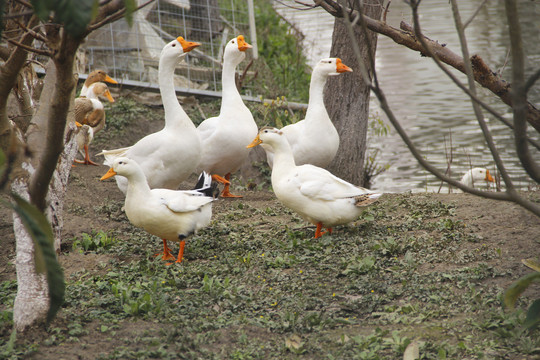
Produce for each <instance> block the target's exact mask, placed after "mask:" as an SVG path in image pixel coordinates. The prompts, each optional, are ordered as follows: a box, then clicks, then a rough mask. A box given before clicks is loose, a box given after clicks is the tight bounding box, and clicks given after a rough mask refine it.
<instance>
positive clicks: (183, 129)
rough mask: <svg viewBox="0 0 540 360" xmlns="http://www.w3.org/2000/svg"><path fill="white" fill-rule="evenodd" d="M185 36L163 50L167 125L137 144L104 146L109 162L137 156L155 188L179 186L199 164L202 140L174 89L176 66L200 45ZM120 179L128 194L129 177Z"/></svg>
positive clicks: (162, 83)
mask: <svg viewBox="0 0 540 360" xmlns="http://www.w3.org/2000/svg"><path fill="white" fill-rule="evenodd" d="M199 45H200V44H199V43H196V42H188V41H186V40H184V39H183V38H182V37H178V38H177V39H175V40H173V41H171V42H170V43H168V44H167V45H165V47H164V48H163V50H162V51H161V56H160V59H159V72H158V78H159V90H160V93H161V99H162V101H163V108H164V110H165V127H164V128H163V129H162V130H160V131H158V132H155V133H153V134H150V135H147V136H145V137H144V138H142V139H141V140H139V141H138V142H137V143H135V144H134V145H132V146H130V147H127V148H121V149H116V150H103V151H102V152H101V155H104V156H105V165H110V164H112V163H113V161H114V159H115V158H117V157H128V158H130V159H133V160H135V161H136V162H137V163H138V164H139V165H140V167H141V168H142V169H143V172H144V174H145V176H146V178H147V179H148V185H149V186H150V187H151V188H166V189H177V188H178V186H179V185H180V183H181V182H182V181H184V180H185V179H186V178H187V177H188V176H189V175H191V174H192V173H193V172H194V171H195V169H196V167H197V165H198V164H199V160H200V156H201V155H200V154H201V141H200V138H199V135H198V133H197V128H196V127H195V125H194V124H193V122H192V121H191V119H190V118H189V116H188V115H187V114H186V112H185V111H184V109H182V106H181V105H180V104H179V103H178V98H177V97H176V92H175V90H174V69H175V66H176V64H177V63H178V61H179V60H181V59H183V58H184V56H185V55H186V53H187V52H189V51H191V50H192V49H194V48H195V47H197V46H199ZM116 183H117V184H118V187H119V188H120V190H122V192H123V193H124V194H125V193H126V189H127V180H126V178H124V177H123V176H117V177H116Z"/></svg>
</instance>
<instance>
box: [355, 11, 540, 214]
mask: <svg viewBox="0 0 540 360" xmlns="http://www.w3.org/2000/svg"><path fill="white" fill-rule="evenodd" d="M414 4H418V3H417V2H414V3H413V2H412V1H411V7H412V8H413V10H414V9H415V6H414ZM413 13H414V11H413ZM344 18H345V21H346V22H348V23H349V25H351V23H350V21H349V18H348V16H344ZM361 28H362V29H363V31H364V32H366V33H367V30H368V28H367V26H362V27H361ZM418 30H419V27H418ZM351 41H354V38H351ZM353 49H355V56H356V57H357V59H358V62H362V56H361V54H360V52H359V51H356V49H357V48H354V47H353ZM373 71H374V73H376V70H375V69H373ZM374 76H375V75H374ZM374 84H375V85H371V90H372V91H373V92H374V93H375V96H376V97H377V99H378V100H379V103H380V106H381V109H382V110H383V111H384V112H385V114H386V115H387V117H388V119H389V120H390V122H391V123H392V125H393V126H394V128H395V129H396V131H397V132H398V134H399V136H400V137H401V139H402V140H403V142H404V143H405V144H406V145H407V147H408V148H409V151H410V152H411V154H412V155H413V156H414V157H415V158H416V160H417V161H418V162H419V163H420V165H421V166H422V167H424V169H426V170H427V171H429V172H430V173H432V174H433V175H435V176H436V177H438V178H439V179H441V180H442V181H444V182H446V183H448V184H450V185H453V186H455V187H457V188H459V189H461V190H463V191H465V192H468V193H471V194H474V195H478V196H481V197H485V198H489V199H495V200H502V201H511V202H515V203H517V204H519V205H521V206H522V207H524V208H525V209H527V210H529V211H531V212H533V213H534V214H535V215H537V216H540V206H538V205H537V204H535V203H533V202H531V201H528V200H526V199H524V198H522V197H520V196H519V195H518V194H517V193H516V192H515V191H514V190H513V189H510V190H507V192H505V193H500V192H486V191H481V190H477V189H475V188H472V187H469V186H466V185H464V184H462V183H461V182H460V181H458V180H455V179H453V178H451V177H449V176H447V175H446V174H443V173H442V172H440V171H439V170H438V169H437V168H436V167H435V166H433V165H431V163H430V162H429V161H427V160H426V159H425V157H424V156H422V154H421V153H420V152H419V151H418V149H417V148H416V146H415V145H414V144H413V142H412V141H411V139H410V138H409V136H408V135H407V133H406V132H405V130H404V129H403V128H402V127H401V124H400V123H399V121H398V120H397V119H396V117H395V116H394V113H393V112H392V110H391V109H390V106H389V105H388V101H387V99H386V96H385V95H384V92H383V91H382V89H381V88H380V87H379V86H378V84H377V83H374Z"/></svg>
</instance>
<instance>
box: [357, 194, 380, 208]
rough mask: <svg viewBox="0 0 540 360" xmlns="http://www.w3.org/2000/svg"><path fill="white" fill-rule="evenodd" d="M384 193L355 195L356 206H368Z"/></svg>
mask: <svg viewBox="0 0 540 360" xmlns="http://www.w3.org/2000/svg"><path fill="white" fill-rule="evenodd" d="M381 195H382V194H379V193H370V194H362V195H359V196H355V197H354V201H355V202H354V205H355V206H366V205H369V204H372V203H374V202H375V201H377V199H378V198H380V197H381Z"/></svg>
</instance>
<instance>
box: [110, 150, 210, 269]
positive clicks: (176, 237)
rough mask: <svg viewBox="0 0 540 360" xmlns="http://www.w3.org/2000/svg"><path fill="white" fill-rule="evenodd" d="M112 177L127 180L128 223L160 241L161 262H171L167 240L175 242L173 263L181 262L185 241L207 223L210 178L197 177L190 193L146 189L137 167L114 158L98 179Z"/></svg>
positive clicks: (140, 171) (121, 158)
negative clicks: (121, 177)
mask: <svg viewBox="0 0 540 360" xmlns="http://www.w3.org/2000/svg"><path fill="white" fill-rule="evenodd" d="M115 175H121V176H123V177H125V178H127V180H128V187H127V192H126V200H125V205H124V208H125V211H126V215H127V217H128V219H129V221H130V222H131V223H132V224H133V225H135V226H137V227H140V228H142V229H144V230H145V231H147V232H149V233H150V234H152V235H155V236H159V237H160V238H161V239H163V255H162V259H163V260H174V259H175V258H174V256H173V255H172V254H171V252H170V249H169V247H168V246H167V241H177V242H179V243H180V250H179V252H178V257H177V258H176V262H177V263H179V262H182V258H183V255H184V247H185V244H186V241H185V239H186V238H187V237H188V236H190V235H192V234H194V233H196V232H197V230H199V229H201V228H203V227H205V226H207V225H208V224H209V223H210V219H211V217H212V202H213V201H214V196H213V193H214V190H215V189H216V188H215V186H212V177H211V176H210V175H208V174H206V173H203V174H201V176H200V178H199V181H198V183H197V185H196V186H195V189H194V190H183V191H182V190H170V189H150V187H149V186H148V182H147V181H146V178H145V177H144V173H143V170H142V169H141V167H140V166H139V165H138V164H137V162H136V161H135V160H132V159H129V158H125V157H120V158H117V159H115V160H114V162H113V164H112V167H111V168H110V169H109V171H108V172H107V173H106V174H105V175H103V177H102V178H101V180H105V179H108V178H110V177H112V176H115ZM214 185H215V184H214ZM170 264H171V263H169V264H167V265H170Z"/></svg>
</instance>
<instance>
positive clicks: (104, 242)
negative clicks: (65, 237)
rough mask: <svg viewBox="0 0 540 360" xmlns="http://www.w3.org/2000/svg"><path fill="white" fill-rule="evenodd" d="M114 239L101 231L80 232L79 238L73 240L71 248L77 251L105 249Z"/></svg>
mask: <svg viewBox="0 0 540 360" xmlns="http://www.w3.org/2000/svg"><path fill="white" fill-rule="evenodd" d="M115 241H116V239H115V238H114V237H112V236H110V235H108V234H107V233H105V232H103V231H98V232H96V233H92V234H87V233H82V234H81V238H80V239H79V238H76V239H74V240H73V245H72V247H73V250H76V251H79V252H87V251H101V252H103V251H107V250H109V249H110V248H111V247H112V245H113V244H114V242H115Z"/></svg>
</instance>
